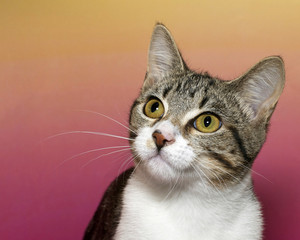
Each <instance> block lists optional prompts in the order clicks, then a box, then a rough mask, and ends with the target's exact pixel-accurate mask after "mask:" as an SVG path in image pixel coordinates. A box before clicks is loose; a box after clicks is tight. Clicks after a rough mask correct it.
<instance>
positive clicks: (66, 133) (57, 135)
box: [43, 131, 134, 141]
mask: <svg viewBox="0 0 300 240" xmlns="http://www.w3.org/2000/svg"><path fill="white" fill-rule="evenodd" d="M75 133H82V134H92V135H100V136H106V137H114V138H120V139H125V140H134V139H132V138H128V137H123V136H118V135H113V134H109V133H102V132H92V131H69V132H62V133H58V134H55V135H52V136H50V137H47V138H45V139H44V140H43V141H47V140H49V139H52V138H55V137H59V136H63V135H68V134H75Z"/></svg>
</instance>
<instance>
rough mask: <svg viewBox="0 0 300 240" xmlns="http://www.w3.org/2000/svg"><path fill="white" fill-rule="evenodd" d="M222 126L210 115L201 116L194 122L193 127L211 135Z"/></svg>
mask: <svg viewBox="0 0 300 240" xmlns="http://www.w3.org/2000/svg"><path fill="white" fill-rule="evenodd" d="M221 126H222V122H221V121H220V120H219V118H218V117H216V116H215V115H214V114H211V113H204V114H201V115H200V116H199V117H198V118H197V119H196V120H195V122H194V127H195V128H196V129H198V130H199V131H200V132H203V133H212V132H215V131H217V130H218V129H219V128H220V127H221Z"/></svg>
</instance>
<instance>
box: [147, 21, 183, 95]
mask: <svg viewBox="0 0 300 240" xmlns="http://www.w3.org/2000/svg"><path fill="white" fill-rule="evenodd" d="M185 69H186V65H185V63H184V61H183V59H182V57H181V55H180V52H179V50H178V48H177V46H176V43H175V41H174V39H173V37H172V35H171V33H170V32H169V30H168V29H167V28H166V27H165V26H164V25H163V24H161V23H158V24H156V26H155V28H154V30H153V33H152V37H151V42H150V47H149V51H148V66H147V74H146V78H145V81H144V85H143V90H145V89H147V88H149V87H151V86H152V85H153V84H154V83H155V82H157V81H160V80H161V79H163V78H164V77H166V76H168V75H170V74H172V73H175V72H181V71H184V70H185Z"/></svg>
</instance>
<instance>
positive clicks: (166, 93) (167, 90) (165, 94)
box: [163, 86, 172, 98]
mask: <svg viewBox="0 0 300 240" xmlns="http://www.w3.org/2000/svg"><path fill="white" fill-rule="evenodd" d="M171 89H172V86H169V87H167V88H165V90H164V92H163V97H164V98H166V96H167V95H168V93H169V92H170V90H171Z"/></svg>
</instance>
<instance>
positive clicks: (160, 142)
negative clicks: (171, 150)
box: [152, 130, 175, 151]
mask: <svg viewBox="0 0 300 240" xmlns="http://www.w3.org/2000/svg"><path fill="white" fill-rule="evenodd" d="M152 138H153V140H154V142H155V144H156V147H157V150H158V151H159V150H160V149H161V148H162V147H164V146H166V145H171V144H172V143H174V142H175V139H174V137H173V136H171V135H168V134H163V133H162V132H161V131H160V130H155V131H154V132H153V134H152Z"/></svg>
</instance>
